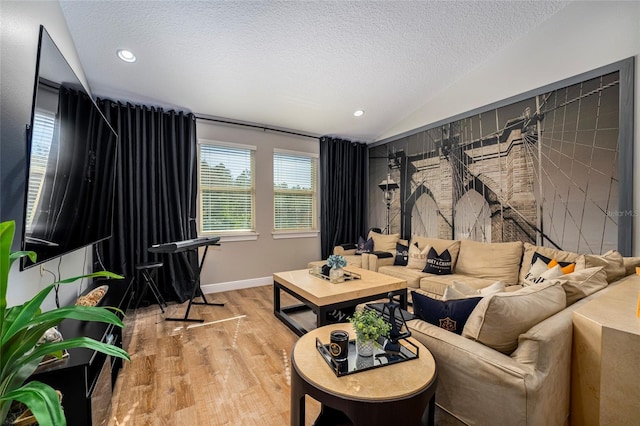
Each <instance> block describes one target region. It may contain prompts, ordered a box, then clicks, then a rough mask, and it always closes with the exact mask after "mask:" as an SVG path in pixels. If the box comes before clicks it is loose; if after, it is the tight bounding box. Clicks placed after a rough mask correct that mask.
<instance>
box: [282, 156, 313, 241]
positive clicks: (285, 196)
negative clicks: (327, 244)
mask: <svg viewBox="0 0 640 426" xmlns="http://www.w3.org/2000/svg"><path fill="white" fill-rule="evenodd" d="M317 174H318V173H317V159H316V158H315V156H313V155H310V154H302V153H290V152H284V151H283V152H280V151H276V152H274V154H273V192H274V230H312V229H315V228H316V216H317V214H316V187H317Z"/></svg>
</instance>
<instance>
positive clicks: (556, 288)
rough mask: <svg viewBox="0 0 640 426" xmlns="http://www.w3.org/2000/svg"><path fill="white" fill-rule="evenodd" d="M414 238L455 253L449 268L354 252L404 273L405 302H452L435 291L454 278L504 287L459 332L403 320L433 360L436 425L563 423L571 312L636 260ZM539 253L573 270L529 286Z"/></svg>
mask: <svg viewBox="0 0 640 426" xmlns="http://www.w3.org/2000/svg"><path fill="white" fill-rule="evenodd" d="M416 242H417V243H418V246H419V248H421V249H422V248H423V247H426V246H427V245H430V246H432V247H435V248H436V251H437V252H441V251H442V250H443V249H444V248H449V249H450V253H455V254H456V255H455V256H453V255H452V256H451V257H452V260H453V258H455V262H454V267H453V273H452V274H449V275H436V274H428V273H424V272H422V271H421V270H418V269H411V268H407V267H406V266H398V265H393V261H394V258H387V259H378V258H377V257H376V256H375V255H370V254H368V255H361V256H359V257H361V258H362V259H364V258H366V259H367V260H366V262H367V265H368V267H369V269H372V270H377V271H378V272H380V273H384V274H388V275H392V276H394V277H399V278H403V279H406V280H407V283H408V285H409V287H410V289H412V290H413V292H414V296H413V307H414V309H416V308H417V307H418V305H419V304H420V303H422V302H420V300H427V299H423V298H424V297H425V296H427V297H428V298H429V299H428V300H430V302H429V303H434V302H433V301H434V300H436V302H438V303H442V304H445V303H451V302H445V301H442V300H438V299H441V298H442V296H443V295H444V293H445V290H446V289H447V287H448V286H451V285H453V283H454V281H460V282H464V283H465V284H466V285H467V286H469V287H472V288H476V289H482V288H485V287H487V286H489V285H491V284H493V283H495V282H496V281H502V282H503V283H504V284H505V285H506V286H507V287H506V291H504V292H500V293H497V294H492V295H489V296H486V297H482V298H481V299H480V300H479V302H478V303H477V305H476V306H475V308H473V311H472V312H471V314H470V315H469V317H468V319H467V320H466V324H465V325H464V329H463V330H462V332H461V333H460V334H456V333H454V332H451V331H448V330H446V329H444V328H442V327H443V325H442V323H440V325H436V324H433V323H429V322H426V321H424V320H422V319H413V320H411V321H409V322H408V324H407V325H408V327H409V329H410V330H411V332H412V336H413V337H414V338H416V339H417V340H419V341H420V342H421V343H423V344H424V345H425V346H426V347H427V348H428V349H429V350H430V351H431V353H432V354H433V356H434V357H435V359H436V363H437V366H438V376H439V380H438V388H437V390H436V406H437V410H436V421H437V424H438V425H509V426H510V425H545V426H546V425H565V424H569V423H570V418H569V414H570V406H569V404H570V392H571V359H572V358H571V353H572V338H573V335H572V331H573V326H572V314H573V311H574V310H575V309H577V308H578V307H580V306H583V305H584V304H586V303H588V302H589V301H591V300H593V299H595V298H597V297H599V296H600V295H602V294H605V293H606V292H608V291H609V289H610V288H612V287H613V286H616V285H618V284H619V283H621V282H623V281H624V280H640V276H638V275H636V274H635V266H636V265H640V258H623V257H622V256H621V255H620V254H619V253H618V252H616V251H611V252H608V253H606V254H605V255H602V256H594V255H580V254H578V253H570V252H564V251H560V250H555V249H551V248H547V247H538V246H534V245H532V244H528V243H520V242H516V243H479V242H475V241H453V240H440V239H429V238H423V237H417V236H414V237H413V238H412V240H411V243H412V244H414V243H416ZM405 243H406V242H405ZM394 254H395V253H394ZM540 256H543V257H544V258H546V259H547V260H549V259H553V260H555V261H558V262H570V263H571V264H572V268H575V272H572V273H569V274H566V275H562V276H559V277H556V278H554V279H548V280H544V281H543V282H541V283H539V284H534V285H531V284H530V282H528V281H527V280H526V278H527V274H528V273H529V272H530V270H531V268H532V264H533V263H535V259H536V258H537V257H540ZM416 293H417V294H419V296H418V295H416ZM476 296H477V297H478V298H480V296H481V295H476Z"/></svg>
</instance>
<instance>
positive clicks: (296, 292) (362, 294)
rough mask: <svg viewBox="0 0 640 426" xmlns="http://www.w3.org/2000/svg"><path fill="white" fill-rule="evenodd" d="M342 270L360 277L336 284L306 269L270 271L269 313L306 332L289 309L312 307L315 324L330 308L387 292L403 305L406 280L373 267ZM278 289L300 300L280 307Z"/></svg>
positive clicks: (365, 299)
mask: <svg viewBox="0 0 640 426" xmlns="http://www.w3.org/2000/svg"><path fill="white" fill-rule="evenodd" d="M344 269H345V271H348V272H355V273H357V274H359V275H360V276H361V277H362V278H361V279H358V280H350V281H345V282H343V283H339V284H332V283H331V282H329V281H327V280H325V279H322V278H318V277H315V276H313V275H311V274H309V269H300V270H297V271H288V272H277V273H275V274H273V313H274V315H275V316H276V317H278V318H279V319H280V320H281V321H282V322H284V323H285V324H286V325H287V326H288V327H289V328H290V329H291V330H293V331H294V332H295V333H296V334H297V335H298V336H302V335H303V334H305V333H306V332H307V330H306V329H304V328H303V327H302V326H301V325H300V324H298V323H297V322H295V321H294V320H293V319H292V318H291V317H290V316H289V313H292V312H297V311H300V310H304V309H312V310H313V311H314V312H315V313H316V315H317V321H316V323H317V326H318V327H321V326H323V325H326V324H327V320H326V314H327V312H331V311H333V310H334V309H344V308H349V307H353V306H356V305H358V304H360V303H364V302H370V301H372V300H377V299H381V298H384V297H387V294H388V293H393V294H394V295H400V305H401V307H402V309H407V282H406V281H405V280H402V279H400V278H394V277H390V276H388V275H384V274H379V273H377V272H373V271H367V270H365V269H361V268H356V267H354V266H347V267H346V268H344ZM281 291H285V292H287V293H289V294H290V295H292V296H293V297H294V298H296V299H298V300H300V301H301V302H302V303H301V304H297V305H291V306H285V307H282V306H281V304H280V295H281Z"/></svg>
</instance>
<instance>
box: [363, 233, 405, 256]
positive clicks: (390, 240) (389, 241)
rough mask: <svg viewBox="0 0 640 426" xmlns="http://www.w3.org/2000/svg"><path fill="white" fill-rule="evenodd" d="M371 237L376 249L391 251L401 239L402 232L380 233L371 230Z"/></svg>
mask: <svg viewBox="0 0 640 426" xmlns="http://www.w3.org/2000/svg"><path fill="white" fill-rule="evenodd" d="M369 238H373V249H374V250H376V251H390V252H393V251H394V250H395V249H396V243H397V242H398V240H399V239H400V234H389V235H386V234H379V233H377V232H373V231H370V232H369Z"/></svg>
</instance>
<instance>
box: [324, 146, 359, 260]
mask: <svg viewBox="0 0 640 426" xmlns="http://www.w3.org/2000/svg"><path fill="white" fill-rule="evenodd" d="M367 179H368V149H367V145H366V144H364V143H357V142H351V141H348V140H343V139H338V138H331V137H327V136H323V137H321V138H320V199H321V209H320V245H321V252H322V258H323V259H326V258H327V257H328V256H329V255H330V254H331V253H332V252H333V247H334V246H336V245H339V244H346V243H356V242H357V241H358V237H359V236H363V237H365V236H366V235H365V233H366V230H367V204H368V200H367Z"/></svg>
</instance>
